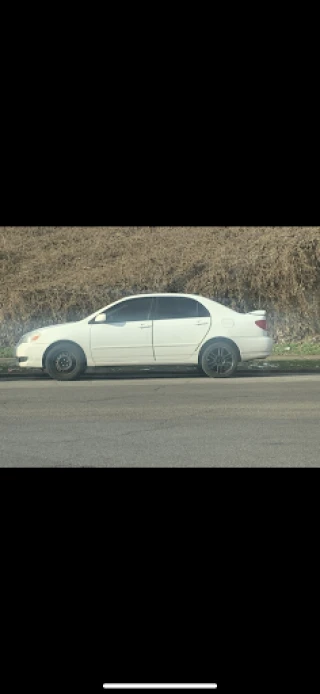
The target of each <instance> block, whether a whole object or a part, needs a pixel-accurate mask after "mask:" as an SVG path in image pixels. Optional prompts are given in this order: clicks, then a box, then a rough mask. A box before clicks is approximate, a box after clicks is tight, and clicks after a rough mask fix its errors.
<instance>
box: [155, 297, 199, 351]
mask: <svg viewBox="0 0 320 694" xmlns="http://www.w3.org/2000/svg"><path fill="white" fill-rule="evenodd" d="M152 317H153V348H154V354H155V359H156V362H157V363H163V364H167V363H171V364H183V363H186V362H188V361H191V360H192V357H193V356H194V355H195V354H196V353H197V350H198V348H199V347H200V345H201V343H202V342H203V340H204V339H205V337H206V335H207V334H208V332H209V330H210V327H211V316H210V313H209V311H208V310H207V309H206V307H205V306H204V305H203V304H201V303H200V302H198V301H196V300H195V299H191V298H189V297H180V296H177V297H173V296H168V297H157V298H156V300H155V302H154V308H153V311H152Z"/></svg>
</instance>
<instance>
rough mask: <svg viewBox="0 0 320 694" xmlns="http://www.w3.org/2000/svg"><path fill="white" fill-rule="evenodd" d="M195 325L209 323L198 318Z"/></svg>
mask: <svg viewBox="0 0 320 694" xmlns="http://www.w3.org/2000/svg"><path fill="white" fill-rule="evenodd" d="M196 325H209V323H208V321H206V320H198V322H197V323H196Z"/></svg>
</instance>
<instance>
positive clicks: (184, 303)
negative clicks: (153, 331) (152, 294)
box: [155, 296, 210, 320]
mask: <svg viewBox="0 0 320 694" xmlns="http://www.w3.org/2000/svg"><path fill="white" fill-rule="evenodd" d="M204 316H210V313H209V311H207V309H206V308H205V306H203V304H199V302H198V301H195V300H194V299H184V298H183V297H172V296H168V297H161V298H158V300H157V305H156V315H155V319H156V320H170V319H177V318H201V317H204Z"/></svg>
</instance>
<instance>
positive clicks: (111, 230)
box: [0, 226, 320, 346]
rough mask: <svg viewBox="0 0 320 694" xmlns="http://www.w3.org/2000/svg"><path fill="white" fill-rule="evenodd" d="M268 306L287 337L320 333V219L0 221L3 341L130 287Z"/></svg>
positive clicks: (277, 330)
mask: <svg viewBox="0 0 320 694" xmlns="http://www.w3.org/2000/svg"><path fill="white" fill-rule="evenodd" d="M140 291H179V292H180V291H182V292H194V293H199V294H203V295H205V296H209V297H212V298H216V299H217V300H218V301H223V302H224V303H226V304H227V305H231V306H232V307H236V308H238V310H248V309H250V308H258V307H260V306H263V307H266V308H267V309H268V310H269V313H270V315H271V320H272V329H273V331H274V334H275V336H276V338H277V339H278V340H281V339H283V338H289V337H290V339H292V340H293V339H295V340H297V339H298V340H299V339H302V338H306V337H312V336H319V335H320V227H203V226H202V227H186V226H185V227H0V343H1V346H6V345H9V344H12V343H14V342H15V341H16V339H17V338H18V337H19V336H20V334H21V333H22V332H25V331H26V330H27V329H30V328H33V327H36V326H40V325H43V324H48V323H52V322H54V321H58V320H70V319H72V318H80V317H83V316H85V315H86V314H88V313H90V312H92V311H94V310H96V309H97V308H99V307H100V306H104V305H107V304H108V303H109V302H111V301H113V300H115V299H117V298H118V297H121V296H123V295H126V294H132V293H137V292H140Z"/></svg>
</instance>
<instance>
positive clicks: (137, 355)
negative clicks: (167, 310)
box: [90, 297, 155, 366]
mask: <svg viewBox="0 0 320 694" xmlns="http://www.w3.org/2000/svg"><path fill="white" fill-rule="evenodd" d="M151 307H152V297H143V298H138V299H126V300H124V301H121V302H120V303H118V304H116V305H115V306H113V307H111V308H110V309H108V310H107V311H105V314H106V323H94V322H93V323H92V324H91V326H90V327H91V354H92V359H93V362H94V364H95V365H96V366H109V365H118V366H121V365H126V364H128V365H130V364H132V365H138V364H142V365H144V364H154V362H155V358H154V353H153V345H152V320H150V316H151Z"/></svg>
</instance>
